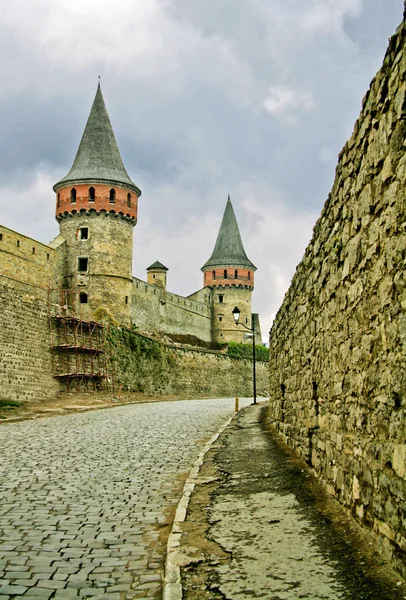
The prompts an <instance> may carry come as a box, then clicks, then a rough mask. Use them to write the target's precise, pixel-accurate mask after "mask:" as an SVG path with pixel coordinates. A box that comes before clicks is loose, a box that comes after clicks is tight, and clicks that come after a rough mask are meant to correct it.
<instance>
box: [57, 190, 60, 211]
mask: <svg viewBox="0 0 406 600" xmlns="http://www.w3.org/2000/svg"><path fill="white" fill-rule="evenodd" d="M60 205H61V194H60V193H59V192H58V194H57V196H56V208H59V207H60Z"/></svg>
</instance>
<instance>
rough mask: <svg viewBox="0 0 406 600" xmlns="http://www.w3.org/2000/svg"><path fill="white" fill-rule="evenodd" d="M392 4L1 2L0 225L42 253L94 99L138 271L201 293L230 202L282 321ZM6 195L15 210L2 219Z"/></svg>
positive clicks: (394, 18) (260, 296)
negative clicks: (123, 195)
mask: <svg viewBox="0 0 406 600" xmlns="http://www.w3.org/2000/svg"><path fill="white" fill-rule="evenodd" d="M402 10H403V2H402V0H386V2H385V3H382V2H381V1H380V0H368V2H367V0H340V2H337V1H336V0H314V1H313V2H311V3H304V2H303V1H302V0H272V2H270V1H269V0H237V2H236V1H235V0H208V1H207V2H204V3H203V2H197V1H195V0H176V1H175V0H148V1H145V0H120V1H119V2H118V3H117V2H113V0H58V2H52V0H32V1H31V2H30V3H29V4H27V3H26V2H25V1H24V0H14V2H13V3H12V4H10V5H9V6H8V7H7V10H5V11H2V14H1V15H0V24H1V27H2V36H1V40H0V55H1V57H2V58H1V66H2V69H1V71H0V111H1V115H2V127H1V131H0V175H1V179H0V220H1V222H2V223H4V224H5V225H6V226H10V227H13V228H15V229H17V230H19V231H21V232H22V233H25V234H29V235H32V236H33V237H35V238H39V239H41V240H42V241H49V239H51V238H52V237H53V236H54V235H55V233H56V231H57V227H56V224H55V222H54V221H53V210H54V197H53V192H52V189H51V187H52V183H54V182H55V181H57V180H58V179H59V178H60V177H61V176H63V175H65V173H66V172H67V171H68V169H69V167H70V165H71V163H72V161H73V157H74V154H75V152H76V149H77V145H78V143H79V140H80V136H81V134H82V131H83V128H84V125H85V121H86V118H87V115H88V112H89V109H90V106H91V102H92V99H93V95H94V93H95V89H96V84H97V75H99V74H100V75H101V76H102V88H103V92H104V96H105V100H106V103H107V107H108V110H109V113H110V117H111V120H112V123H113V128H114V131H115V133H116V137H117V140H118V144H119V147H120V150H121V153H122V156H123V159H124V162H125V165H126V167H127V170H128V172H129V173H130V175H131V177H132V178H133V180H134V181H135V182H136V183H137V185H139V186H140V187H141V189H142V190H143V196H142V197H141V201H140V215H139V223H138V225H137V227H136V229H135V251H134V257H135V265H134V268H135V273H136V274H137V275H138V276H144V268H145V267H146V266H147V265H148V264H150V263H151V262H153V261H154V260H156V259H157V258H158V259H161V260H164V262H165V264H166V263H169V264H168V265H167V266H169V267H170V272H169V286H170V288H171V289H172V290H173V291H175V292H178V293H185V294H189V293H191V292H193V291H194V289H196V288H198V287H200V286H201V282H202V277H201V273H200V271H199V269H200V266H201V264H203V262H204V261H205V260H206V259H207V258H208V256H209V255H210V253H211V250H212V246H213V244H214V241H215V237H216V234H217V229H218V226H219V224H220V220H221V216H222V212H223V210H224V205H225V201H226V197H227V193H228V192H230V193H231V194H232V199H233V203H234V206H235V209H236V213H237V218H238V220H239V223H240V227H241V231H242V235H243V239H244V242H245V245H246V249H247V253H248V255H249V256H250V258H251V259H252V260H253V261H254V262H255V263H256V264H257V265H258V267H259V269H258V272H257V288H256V292H255V294H254V297H255V300H254V306H255V308H256V309H257V310H259V311H260V312H261V313H262V321H263V323H264V325H265V328H268V327H269V324H270V315H271V314H272V313H274V312H276V311H277V308H278V305H279V303H280V301H281V299H282V296H283V293H284V290H285V289H286V287H287V285H288V284H289V281H290V279H291V276H292V274H293V272H294V268H295V265H296V263H297V262H298V261H299V260H300V258H301V255H302V253H303V251H304V248H305V245H306V243H307V241H308V240H309V238H310V235H311V229H312V225H313V224H314V221H315V219H316V218H317V215H318V213H319V211H320V209H321V207H322V204H323V202H324V200H325V198H326V197H327V194H328V192H329V190H330V188H331V185H332V182H333V177H334V168H335V163H336V157H337V154H338V153H339V151H340V150H341V147H342V145H343V144H344V142H345V141H346V139H347V138H348V137H349V136H350V134H351V131H352V126H353V123H354V121H355V119H356V118H357V116H358V113H359V110H360V106H361V99H362V97H363V95H364V93H365V91H366V89H367V87H368V84H369V81H370V80H371V79H372V77H373V76H374V74H375V72H376V70H377V69H378V68H379V66H380V64H381V62H382V58H383V54H384V52H385V49H386V46H387V38H388V37H389V36H390V35H391V34H392V33H393V32H394V30H395V28H396V26H397V24H398V22H400V19H401V16H402ZM10 195H13V198H14V200H15V201H14V202H13V203H12V204H10Z"/></svg>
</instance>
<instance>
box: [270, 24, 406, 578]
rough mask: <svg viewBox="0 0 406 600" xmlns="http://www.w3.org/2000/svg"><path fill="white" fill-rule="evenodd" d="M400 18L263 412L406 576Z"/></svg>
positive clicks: (298, 292)
mask: <svg viewBox="0 0 406 600" xmlns="http://www.w3.org/2000/svg"><path fill="white" fill-rule="evenodd" d="M405 151H406V28H405V23H403V24H402V25H401V26H400V28H399V29H398V31H397V33H396V35H395V36H393V37H392V38H391V39H390V43H389V48H388V51H387V54H386V57H385V60H384V63H383V67H382V69H381V70H380V71H379V72H378V74H377V76H376V77H375V78H374V80H373V81H372V83H371V88H370V90H369V92H368V93H367V95H366V96H365V98H364V101H363V105H362V112H361V115H360V117H359V119H358V121H357V123H356V125H355V129H354V133H353V135H352V137H351V139H350V140H349V141H348V142H347V144H346V145H345V147H344V149H343V150H342V152H341V154H340V156H339V163H338V167H337V171H336V179H335V182H334V185H333V189H332V192H331V194H330V196H329V197H328V199H327V202H326V204H325V206H324V208H323V211H322V213H321V216H320V218H319V220H318V221H317V223H316V225H315V227H314V233H313V239H312V241H311V242H310V244H309V246H308V248H307V249H306V251H305V255H304V258H303V260H302V262H301V263H300V264H299V266H298V267H297V270H296V273H295V275H294V277H293V280H292V284H291V286H290V289H289V290H288V292H287V294H286V296H285V299H284V302H283V304H282V307H281V309H280V310H279V312H278V314H277V316H276V319H275V322H274V325H273V327H272V330H271V333H270V407H269V414H268V418H269V423H270V424H271V426H272V427H273V429H274V430H275V431H276V432H277V433H278V434H280V435H281V436H282V437H283V439H284V441H285V442H286V443H287V444H289V445H290V446H291V447H292V448H294V449H295V450H296V451H297V452H298V453H299V454H300V455H302V456H303V457H304V458H305V459H306V460H307V461H308V462H309V463H310V465H311V466H312V467H313V469H314V471H315V473H316V474H317V476H318V477H319V478H320V480H321V482H322V483H323V484H324V485H325V487H326V488H327V490H328V491H329V492H330V493H331V494H332V495H333V496H335V497H336V498H337V499H338V500H339V501H340V502H342V503H343V504H344V505H345V506H346V507H348V509H349V510H351V511H352V513H353V514H354V515H355V516H356V518H358V519H359V521H360V522H361V523H363V524H364V525H365V526H367V527H369V528H371V529H372V530H373V531H374V532H375V533H376V534H377V538H376V539H377V542H378V549H379V551H381V552H383V553H385V552H387V551H389V553H390V555H391V556H392V559H393V564H394V565H395V566H396V567H397V568H398V569H399V570H400V572H402V573H403V575H404V576H406V503H405V500H406V463H405V460H406V419H405V417H406V276H405V264H406V200H405V198H406V152H405Z"/></svg>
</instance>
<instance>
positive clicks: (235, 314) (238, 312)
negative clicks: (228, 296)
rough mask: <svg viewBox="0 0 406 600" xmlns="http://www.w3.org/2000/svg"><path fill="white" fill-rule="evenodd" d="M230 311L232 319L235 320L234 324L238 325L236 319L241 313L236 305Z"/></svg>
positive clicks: (238, 318) (237, 319)
mask: <svg viewBox="0 0 406 600" xmlns="http://www.w3.org/2000/svg"><path fill="white" fill-rule="evenodd" d="M231 312H232V313H233V317H234V321H235V323H236V325H238V321H239V320H240V315H241V311H240V309H239V308H238V306H235V307H234V308H233V310H232V311H231Z"/></svg>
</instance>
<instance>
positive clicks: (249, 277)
mask: <svg viewBox="0 0 406 600" xmlns="http://www.w3.org/2000/svg"><path fill="white" fill-rule="evenodd" d="M250 280H251V271H248V281H250Z"/></svg>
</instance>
